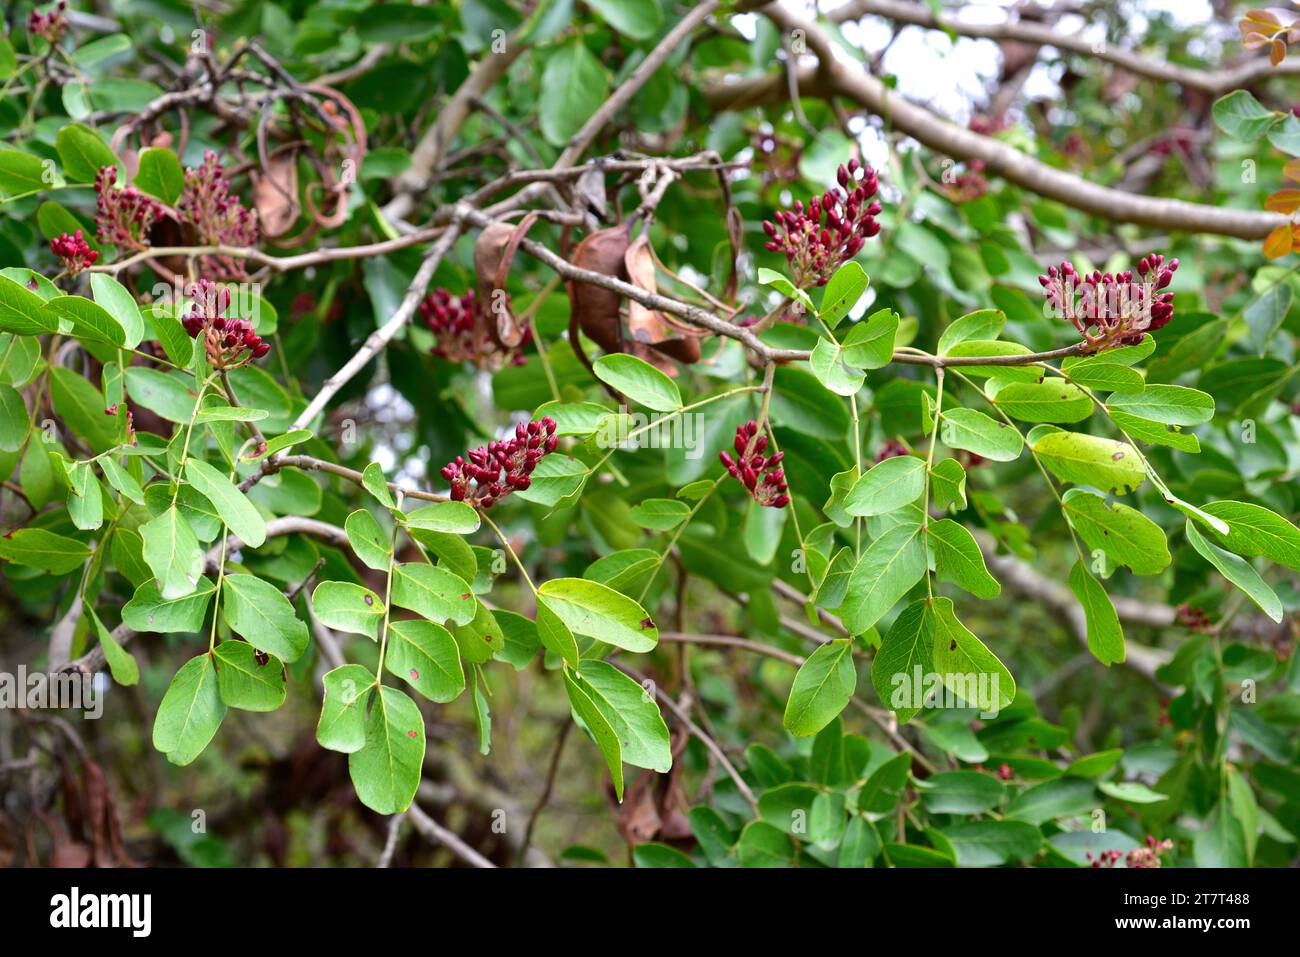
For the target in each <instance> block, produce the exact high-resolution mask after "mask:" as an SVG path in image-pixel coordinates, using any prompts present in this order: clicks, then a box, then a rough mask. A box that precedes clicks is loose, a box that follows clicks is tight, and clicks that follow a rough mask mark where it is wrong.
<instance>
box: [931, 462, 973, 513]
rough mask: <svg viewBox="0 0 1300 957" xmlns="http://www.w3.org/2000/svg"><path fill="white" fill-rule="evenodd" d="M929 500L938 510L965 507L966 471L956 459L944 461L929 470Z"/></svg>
mask: <svg viewBox="0 0 1300 957" xmlns="http://www.w3.org/2000/svg"><path fill="white" fill-rule="evenodd" d="M930 499H931V500H932V501H933V502H934V507H935V508H938V509H948V508H949V507H951V506H953V505H955V506H957V509H958V511H960V510H962V509H964V508H965V507H966V470H965V469H964V468H962V467H961V463H960V462H958V461H957V460H956V459H944V460H943V461H942V462H939V463H938V464H937V465H935V467H934V468H932V469H930Z"/></svg>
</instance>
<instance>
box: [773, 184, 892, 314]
mask: <svg viewBox="0 0 1300 957" xmlns="http://www.w3.org/2000/svg"><path fill="white" fill-rule="evenodd" d="M836 178H837V179H838V180H839V184H840V187H839V189H835V188H833V187H832V188H831V189H828V190H827V191H826V192H825V193H824V194H823V195H821V196H814V197H812V199H810V200H808V205H807V206H804V204H803V202H802V201H799V200H796V201H795V204H794V208H793V209H783V210H778V211H777V214H776V222H775V223H772V222H770V221H767V220H764V222H763V232H765V233H767V237H768V242H767V249H768V250H770V251H771V252H774V253H785V258H786V261H787V262H788V263H789V264H790V271H791V273H792V274H793V278H794V284H795V285H796V286H798V287H799V288H800V289H806V288H808V287H810V286H824V285H826V282H827V280H829V279H830V278H831V276H832V275H833V274H834V272H835V270H836V269H838V268H839V267H840V266H841V265H843V264H844V263H846V262H848V261H849V260H850V259H852V258H853V257H854V256H856V255H857V253H858V250H860V249H861V248H862V245H863V243H864V242H866V241H867V240H868V239H870V238H871V237H872V236H875V235H876V234H877V233H879V232H880V224H879V223H878V222H876V216H877V215H878V214H879V213H880V203H879V202H878V201H877V200H874V199H872V197H873V196H875V195H876V191H877V189H879V186H880V183H879V180H878V179H877V177H876V171H875V170H873V169H872V168H871V167H870V166H862V165H860V164H859V163H858V161H857V160H855V159H851V160H849V162H848V165H847V166H841V167H840V168H839V170H838V172H837V173H836Z"/></svg>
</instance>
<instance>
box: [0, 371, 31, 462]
mask: <svg viewBox="0 0 1300 957" xmlns="http://www.w3.org/2000/svg"><path fill="white" fill-rule="evenodd" d="M30 428H31V418H30V416H29V415H28V412H27V404H26V403H25V402H24V401H23V397H22V395H21V394H20V393H19V392H18V390H17V389H14V388H12V387H10V386H7V385H0V450H3V451H5V452H17V451H18V450H19V449H21V448H22V447H23V443H25V442H26V441H27V433H28V431H29V430H30Z"/></svg>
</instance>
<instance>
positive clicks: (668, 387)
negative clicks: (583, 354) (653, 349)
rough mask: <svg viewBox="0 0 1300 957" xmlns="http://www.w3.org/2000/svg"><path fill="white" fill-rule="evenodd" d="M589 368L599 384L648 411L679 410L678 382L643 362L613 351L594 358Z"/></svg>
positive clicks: (680, 403)
mask: <svg viewBox="0 0 1300 957" xmlns="http://www.w3.org/2000/svg"><path fill="white" fill-rule="evenodd" d="M592 369H593V370H594V371H595V373H596V378H598V379H600V381H602V382H605V383H607V384H609V385H611V386H613V387H614V388H615V389H617V390H618V391H619V392H621V393H623V395H625V396H627V398H628V399H630V400H632V401H634V402H639V403H641V405H643V406H645V407H646V408H647V409H653V410H654V411H655V412H673V411H676V410H677V409H680V408H681V407H682V393H681V390H679V389H678V388H677V383H675V382H673V380H672V379H670V378H668V376H666V375H664V374H663V373H662V372H660V371H659V370H658V369H656V368H655V367H654V366H652V365H651V364H650V363H648V362H646V361H645V360H644V359H638V358H637V357H636V356H631V355H628V354H627V353H625V352H614V353H610V354H609V355H605V356H601V357H600V358H599V359H597V360H596V361H595V362H594V363H592Z"/></svg>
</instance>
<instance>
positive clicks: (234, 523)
mask: <svg viewBox="0 0 1300 957" xmlns="http://www.w3.org/2000/svg"><path fill="white" fill-rule="evenodd" d="M185 477H186V478H187V479H188V480H189V482H190V484H191V485H193V486H194V488H195V489H197V490H198V492H199V494H201V495H202V496H203V497H204V498H206V499H207V500H208V501H209V502H211V503H212V507H213V508H215V509H216V510H217V514H218V515H220V516H221V520H222V521H223V522H225V523H226V525H227V526H228V527H229V528H230V530H231V531H232V532H234V533H235V534H236V535H238V536H239V537H240V539H242V540H243V541H244V542H245V543H246V544H248V545H250V546H252V547H253V548H258V547H260V546H261V545H262V543H263V542H265V541H266V522H265V521H264V520H263V518H262V515H261V513H260V512H258V510H257V509H256V508H255V507H254V506H253V503H252V502H250V501H249V500H248V496H246V495H245V494H244V493H243V492H241V491H240V490H239V489H238V488H236V487H235V483H234V482H232V481H230V479H229V478H227V477H226V476H225V475H223V474H222V473H221V472H218V471H217V470H216V469H214V468H213V467H212V466H211V465H209V464H208V463H207V462H204V461H203V460H202V459H196V458H190V459H187V460H186V462H185Z"/></svg>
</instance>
